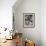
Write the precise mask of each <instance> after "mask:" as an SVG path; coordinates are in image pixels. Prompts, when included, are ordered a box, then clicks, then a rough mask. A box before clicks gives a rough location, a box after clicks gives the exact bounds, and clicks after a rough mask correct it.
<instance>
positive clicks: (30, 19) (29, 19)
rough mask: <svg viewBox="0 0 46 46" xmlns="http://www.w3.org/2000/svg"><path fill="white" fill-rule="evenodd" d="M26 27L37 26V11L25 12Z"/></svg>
mask: <svg viewBox="0 0 46 46" xmlns="http://www.w3.org/2000/svg"><path fill="white" fill-rule="evenodd" d="M23 26H24V27H31V28H33V27H35V13H24V17H23Z"/></svg>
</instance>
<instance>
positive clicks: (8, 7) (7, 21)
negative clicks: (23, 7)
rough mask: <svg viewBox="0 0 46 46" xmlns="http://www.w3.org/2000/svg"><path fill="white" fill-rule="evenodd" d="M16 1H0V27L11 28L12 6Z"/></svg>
mask: <svg viewBox="0 0 46 46" xmlns="http://www.w3.org/2000/svg"><path fill="white" fill-rule="evenodd" d="M15 2H16V0H0V27H7V28H9V29H11V28H12V6H13V5H14V3H15Z"/></svg>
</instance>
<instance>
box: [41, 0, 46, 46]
mask: <svg viewBox="0 0 46 46" xmlns="http://www.w3.org/2000/svg"><path fill="white" fill-rule="evenodd" d="M40 19H41V20H40V23H41V24H40V25H41V40H42V46H46V0H42V1H41V16H40Z"/></svg>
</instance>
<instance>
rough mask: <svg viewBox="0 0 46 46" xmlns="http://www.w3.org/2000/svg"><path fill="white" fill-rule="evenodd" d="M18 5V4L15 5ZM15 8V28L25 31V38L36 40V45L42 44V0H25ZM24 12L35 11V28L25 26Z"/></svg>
mask: <svg viewBox="0 0 46 46" xmlns="http://www.w3.org/2000/svg"><path fill="white" fill-rule="evenodd" d="M14 6H15V7H16V5H14ZM15 7H14V8H13V10H14V11H13V12H14V16H15V18H14V19H15V28H16V29H17V30H18V32H22V33H23V37H24V38H26V37H27V38H28V39H32V40H34V41H35V44H36V46H41V31H40V15H41V1H40V0H23V1H22V2H21V3H20V5H19V6H17V8H15ZM23 13H35V28H24V27H23Z"/></svg>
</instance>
